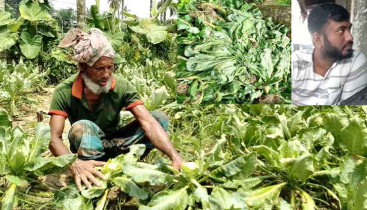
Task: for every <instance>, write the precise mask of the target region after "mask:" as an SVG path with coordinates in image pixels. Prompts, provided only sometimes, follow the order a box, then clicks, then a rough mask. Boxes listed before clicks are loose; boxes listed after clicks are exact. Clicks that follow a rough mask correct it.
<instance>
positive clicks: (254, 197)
mask: <svg viewBox="0 0 367 210" xmlns="http://www.w3.org/2000/svg"><path fill="white" fill-rule="evenodd" d="M286 184H287V183H280V184H277V185H272V186H269V187H263V188H259V189H256V190H252V191H246V190H244V189H242V188H240V189H239V190H238V192H239V193H240V194H241V195H243V196H244V199H245V201H246V203H247V205H248V206H249V207H250V209H260V208H261V207H263V206H264V204H265V203H266V202H270V204H271V205H274V204H275V203H276V201H277V199H278V196H279V193H280V191H281V190H282V188H283V187H284V186H285V185H286Z"/></svg>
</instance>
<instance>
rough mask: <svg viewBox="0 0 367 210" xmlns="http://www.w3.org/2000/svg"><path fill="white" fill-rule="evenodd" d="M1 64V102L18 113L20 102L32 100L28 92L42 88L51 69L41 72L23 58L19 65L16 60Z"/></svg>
mask: <svg viewBox="0 0 367 210" xmlns="http://www.w3.org/2000/svg"><path fill="white" fill-rule="evenodd" d="M0 64H1V65H0V103H1V104H3V105H5V106H6V107H7V108H9V110H10V114H12V115H16V114H17V107H18V106H19V105H20V103H22V102H25V101H30V100H31V99H30V98H29V97H27V96H26V93H27V92H30V91H32V90H36V89H38V88H41V87H42V85H43V84H44V81H45V79H44V77H45V76H46V75H48V73H49V71H45V72H43V73H41V72H40V71H39V69H38V67H37V66H34V65H33V64H32V63H29V64H28V65H26V64H25V63H24V62H23V60H22V59H21V60H20V61H19V63H18V65H16V64H15V62H14V61H13V63H12V65H8V64H7V63H6V61H1V63H0Z"/></svg>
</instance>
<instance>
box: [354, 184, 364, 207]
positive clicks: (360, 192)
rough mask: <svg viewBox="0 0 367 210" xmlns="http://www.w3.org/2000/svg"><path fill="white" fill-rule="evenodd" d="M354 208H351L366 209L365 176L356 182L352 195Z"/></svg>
mask: <svg viewBox="0 0 367 210" xmlns="http://www.w3.org/2000/svg"><path fill="white" fill-rule="evenodd" d="M353 203H354V208H353V210H365V209H367V179H366V178H365V179H364V180H363V181H361V182H360V183H359V184H358V187H357V190H356V191H355V192H354V196H353Z"/></svg>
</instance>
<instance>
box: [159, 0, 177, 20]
mask: <svg viewBox="0 0 367 210" xmlns="http://www.w3.org/2000/svg"><path fill="white" fill-rule="evenodd" d="M166 1H167V0H161V1H160V2H159V3H158V4H157V7H158V8H159V9H160V8H161V7H162V6H163V5H164V3H166ZM167 10H168V11H169V16H170V17H171V16H174V15H176V14H177V3H175V2H171V3H170V4H169V5H168V7H167V8H166V9H165V10H164V11H163V12H162V13H161V15H160V20H161V21H162V22H165V21H166V18H167Z"/></svg>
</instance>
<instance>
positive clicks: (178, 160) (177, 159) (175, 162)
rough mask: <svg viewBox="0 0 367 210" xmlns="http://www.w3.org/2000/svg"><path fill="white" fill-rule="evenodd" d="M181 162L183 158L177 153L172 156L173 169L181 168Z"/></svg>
mask: <svg viewBox="0 0 367 210" xmlns="http://www.w3.org/2000/svg"><path fill="white" fill-rule="evenodd" d="M182 164H183V160H182V158H181V156H180V155H177V156H176V157H174V158H173V160H172V167H173V168H174V169H181V166H182Z"/></svg>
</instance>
